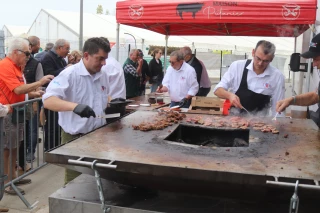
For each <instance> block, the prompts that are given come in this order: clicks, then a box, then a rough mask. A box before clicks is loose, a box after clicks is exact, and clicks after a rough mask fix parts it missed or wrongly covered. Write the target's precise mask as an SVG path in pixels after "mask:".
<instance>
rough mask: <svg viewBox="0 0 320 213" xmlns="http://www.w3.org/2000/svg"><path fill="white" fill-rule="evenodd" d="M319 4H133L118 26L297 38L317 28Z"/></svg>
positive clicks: (126, 5) (294, 0)
mask: <svg viewBox="0 0 320 213" xmlns="http://www.w3.org/2000/svg"><path fill="white" fill-rule="evenodd" d="M316 9H317V0H290V1H289V0H286V1H285V0H269V1H266V0H237V1H221V0H215V1H212V0H198V1H197V0H181V1H174V0H161V1H148V0H130V1H119V2H117V9H116V12H117V22H118V23H120V24H125V25H130V26H134V27H139V28H143V29H148V30H151V31H155V32H158V33H161V34H164V35H230V36H274V37H278V36H281V37H297V36H299V35H300V34H301V33H303V32H304V31H305V30H307V29H308V28H309V24H314V22H315V19H316Z"/></svg>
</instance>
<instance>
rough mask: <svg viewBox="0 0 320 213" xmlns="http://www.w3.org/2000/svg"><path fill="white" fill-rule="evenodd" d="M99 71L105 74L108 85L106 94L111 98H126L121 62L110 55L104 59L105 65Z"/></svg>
mask: <svg viewBox="0 0 320 213" xmlns="http://www.w3.org/2000/svg"><path fill="white" fill-rule="evenodd" d="M101 71H102V72H104V73H105V74H106V75H107V85H108V87H109V94H108V96H110V97H111V99H115V98H124V99H125V98H126V83H125V80H124V74H123V68H122V66H121V64H120V63H119V62H118V61H117V60H116V59H115V58H113V57H112V56H110V55H109V56H108V58H107V59H106V65H104V66H103V67H102V68H101Z"/></svg>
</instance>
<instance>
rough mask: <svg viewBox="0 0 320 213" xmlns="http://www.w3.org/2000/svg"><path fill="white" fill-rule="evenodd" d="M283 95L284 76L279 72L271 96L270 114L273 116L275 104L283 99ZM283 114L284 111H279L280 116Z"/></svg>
mask: <svg viewBox="0 0 320 213" xmlns="http://www.w3.org/2000/svg"><path fill="white" fill-rule="evenodd" d="M284 96H285V79H284V76H283V75H282V74H281V75H280V77H279V80H278V82H277V83H276V88H275V90H274V94H273V95H272V97H271V116H275V114H276V113H277V112H276V105H277V102H278V101H280V100H283V99H284ZM281 115H283V116H285V113H281V114H280V116H281Z"/></svg>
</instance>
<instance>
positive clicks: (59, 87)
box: [42, 72, 70, 101]
mask: <svg viewBox="0 0 320 213" xmlns="http://www.w3.org/2000/svg"><path fill="white" fill-rule="evenodd" d="M65 73H66V72H61V73H60V74H59V75H58V76H57V77H55V78H54V79H53V80H52V81H51V82H50V84H49V85H48V87H47V89H46V93H45V94H44V95H43V96H42V101H44V100H46V99H47V98H49V97H51V96H56V97H58V98H60V99H62V100H64V99H65V98H66V91H67V89H69V87H70V83H69V75H65Z"/></svg>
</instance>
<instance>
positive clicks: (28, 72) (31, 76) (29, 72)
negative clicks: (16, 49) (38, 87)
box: [19, 36, 43, 168]
mask: <svg viewBox="0 0 320 213" xmlns="http://www.w3.org/2000/svg"><path fill="white" fill-rule="evenodd" d="M28 41H29V44H30V49H31V55H30V58H29V60H28V62H27V64H26V66H25V68H24V70H23V73H24V77H25V78H26V81H27V83H28V84H30V83H34V82H36V81H39V80H40V79H41V78H42V77H43V69H42V65H41V63H40V62H39V61H37V60H36V59H35V58H34V57H33V55H34V54H36V53H38V51H39V48H40V39H39V38H38V37H37V36H29V38H28ZM33 105H34V109H37V106H38V103H37V102H34V103H33ZM31 119H32V122H31V120H29V119H27V121H26V129H27V130H28V132H27V134H26V135H27V136H26V145H27V158H26V159H27V161H28V162H31V160H34V159H35V157H34V153H35V150H36V146H37V141H38V136H37V128H38V116H37V112H36V111H35V112H34V115H33V116H32V118H31ZM31 124H32V125H31ZM24 154H25V153H24V146H20V149H19V156H20V157H19V161H20V162H19V164H20V167H21V168H24V167H23V165H24Z"/></svg>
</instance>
